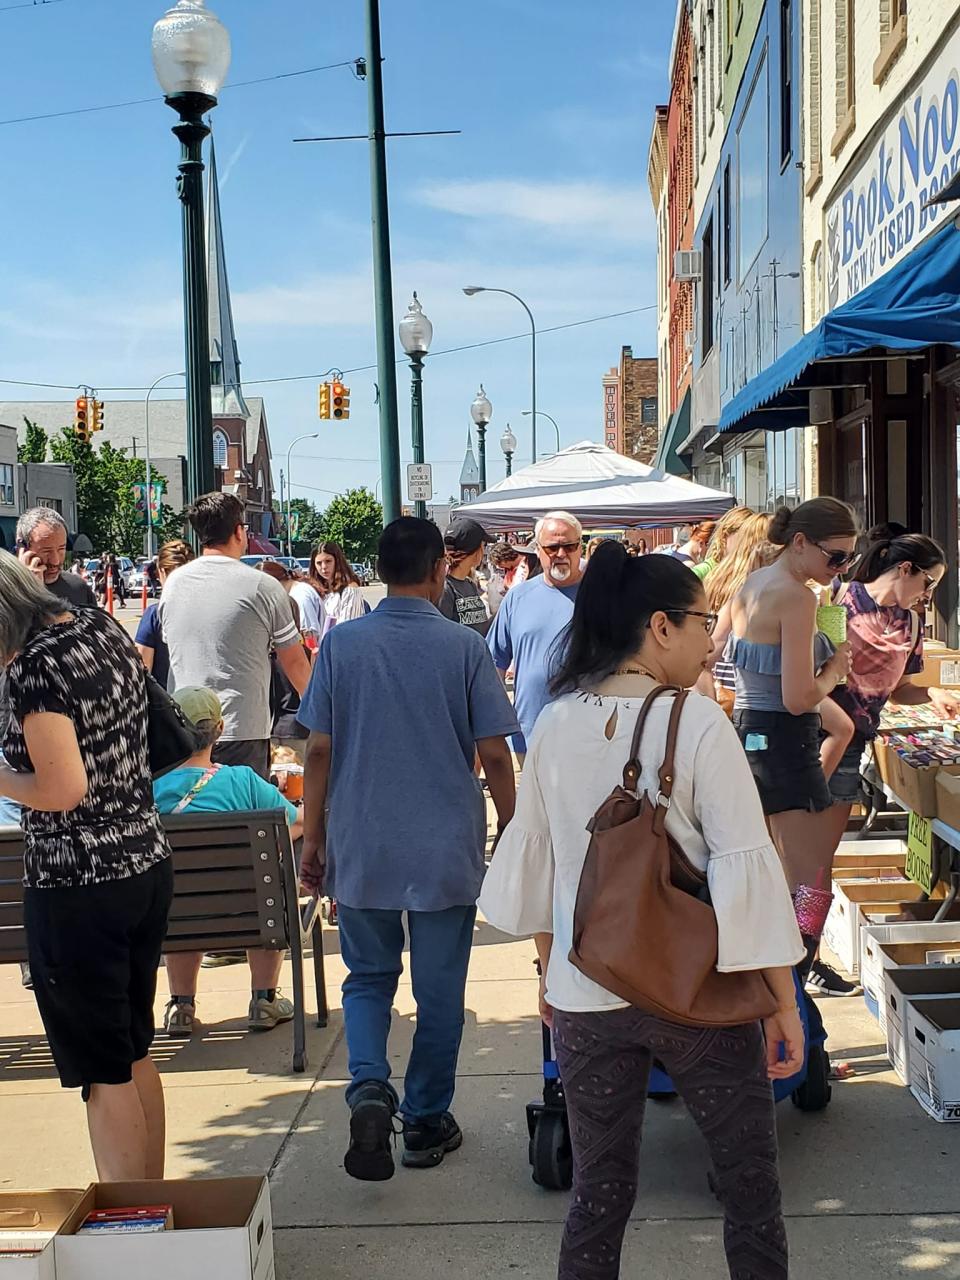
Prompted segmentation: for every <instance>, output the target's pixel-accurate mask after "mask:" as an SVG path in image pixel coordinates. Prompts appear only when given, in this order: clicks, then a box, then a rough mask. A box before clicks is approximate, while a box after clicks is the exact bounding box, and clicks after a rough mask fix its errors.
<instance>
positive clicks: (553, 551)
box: [540, 542, 580, 560]
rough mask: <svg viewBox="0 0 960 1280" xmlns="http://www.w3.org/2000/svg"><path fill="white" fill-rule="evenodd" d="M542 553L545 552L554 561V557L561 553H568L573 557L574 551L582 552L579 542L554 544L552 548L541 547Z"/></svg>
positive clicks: (551, 545)
mask: <svg viewBox="0 0 960 1280" xmlns="http://www.w3.org/2000/svg"><path fill="white" fill-rule="evenodd" d="M540 550H541V551H545V552H546V553H547V555H548V556H549V557H550V559H551V560H552V559H553V558H554V556H556V555H559V553H560V552H561V551H566V553H567V554H568V555H571V556H572V555H573V553H574V551H579V550H580V543H579V542H554V543H551V544H550V546H548V547H545V546H541V548H540Z"/></svg>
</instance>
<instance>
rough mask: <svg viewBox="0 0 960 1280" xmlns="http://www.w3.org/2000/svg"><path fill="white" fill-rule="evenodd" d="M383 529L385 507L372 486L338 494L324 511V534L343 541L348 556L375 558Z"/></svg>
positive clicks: (340, 542)
mask: <svg viewBox="0 0 960 1280" xmlns="http://www.w3.org/2000/svg"><path fill="white" fill-rule="evenodd" d="M382 531H383V508H382V507H381V505H380V503H379V502H378V501H377V499H376V497H375V496H374V494H372V493H371V492H370V490H369V489H366V488H360V489H348V490H347V492H346V493H340V494H338V495H337V496H336V497H335V498H334V499H333V501H332V502H331V503H330V505H329V506H328V507H327V509H326V511H324V513H323V532H322V537H323V538H325V539H326V540H327V541H329V542H339V544H340V546H341V547H343V550H344V554H345V555H346V557H347V559H348V560H354V561H364V560H371V559H372V558H373V557H374V555H375V554H376V551H377V543H378V541H379V540H380V534H381V532H382Z"/></svg>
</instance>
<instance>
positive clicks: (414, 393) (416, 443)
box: [410, 355, 427, 520]
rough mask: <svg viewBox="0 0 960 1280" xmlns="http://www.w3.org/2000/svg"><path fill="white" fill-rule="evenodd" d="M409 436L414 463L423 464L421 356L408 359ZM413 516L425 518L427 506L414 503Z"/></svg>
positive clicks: (422, 503) (423, 503) (421, 503)
mask: <svg viewBox="0 0 960 1280" xmlns="http://www.w3.org/2000/svg"><path fill="white" fill-rule="evenodd" d="M410 434H411V437H412V439H411V443H412V449H413V460H414V462H423V356H421V355H412V356H411V357H410ZM413 514H414V515H415V516H419V518H420V519H421V520H426V518H427V504H426V503H425V502H419V501H418V502H415V503H414V504H413Z"/></svg>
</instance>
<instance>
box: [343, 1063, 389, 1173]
mask: <svg viewBox="0 0 960 1280" xmlns="http://www.w3.org/2000/svg"><path fill="white" fill-rule="evenodd" d="M394 1112H395V1106H394V1101H393V1095H392V1094H391V1092H390V1090H389V1089H388V1088H387V1087H386V1086H385V1085H382V1084H380V1083H378V1082H377V1081H370V1082H369V1083H368V1084H365V1085H362V1086H361V1088H360V1089H358V1091H357V1093H356V1095H355V1096H354V1099H353V1102H352V1103H351V1104H350V1146H349V1147H348V1148H347V1154H346V1155H345V1156H344V1159H343V1167H344V1169H346V1171H347V1173H348V1174H349V1175H350V1177H351V1178H357V1179H359V1181H360V1182H386V1181H387V1179H388V1178H392V1177H393V1173H394V1168H393V1150H392V1144H393V1116H394Z"/></svg>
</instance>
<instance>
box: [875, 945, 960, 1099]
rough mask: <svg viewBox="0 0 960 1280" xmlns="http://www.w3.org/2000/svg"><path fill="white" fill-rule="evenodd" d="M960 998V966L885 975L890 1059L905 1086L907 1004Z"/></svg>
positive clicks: (915, 967)
mask: <svg viewBox="0 0 960 1280" xmlns="http://www.w3.org/2000/svg"><path fill="white" fill-rule="evenodd" d="M944 996H960V966H958V965H950V964H911V965H904V966H902V967H892V968H889V969H884V971H883V1007H884V1008H885V1010H886V1035H887V1057H888V1058H889V1059H890V1061H891V1062H892V1063H893V1069H894V1071H895V1072H896V1073H897V1076H898V1077H899V1079H900V1080H901V1081H902V1083H903V1084H907V1083H909V1078H910V1077H909V1070H908V1058H909V1056H910V1041H909V1040H908V1039H907V1034H906V1030H907V1018H906V1012H907V1001H908V1000H911V1001H915V1002H919V1001H921V1000H937V999H942V998H943V997H944Z"/></svg>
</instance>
